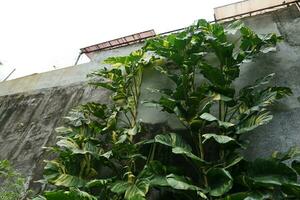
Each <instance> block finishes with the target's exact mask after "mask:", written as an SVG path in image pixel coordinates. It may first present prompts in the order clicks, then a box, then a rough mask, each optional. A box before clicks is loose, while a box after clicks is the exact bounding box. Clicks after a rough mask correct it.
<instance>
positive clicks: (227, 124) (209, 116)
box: [200, 113, 234, 128]
mask: <svg viewBox="0 0 300 200" xmlns="http://www.w3.org/2000/svg"><path fill="white" fill-rule="evenodd" d="M200 118H201V119H204V120H206V121H208V122H217V123H218V125H219V126H220V127H224V128H230V127H233V126H234V124H233V123H230V122H224V121H220V120H218V118H216V117H215V116H213V115H212V114H210V113H203V114H202V115H201V116H200Z"/></svg>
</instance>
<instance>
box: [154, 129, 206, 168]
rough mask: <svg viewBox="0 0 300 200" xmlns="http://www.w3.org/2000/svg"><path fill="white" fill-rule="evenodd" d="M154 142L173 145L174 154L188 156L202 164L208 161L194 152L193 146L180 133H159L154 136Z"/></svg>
mask: <svg viewBox="0 0 300 200" xmlns="http://www.w3.org/2000/svg"><path fill="white" fill-rule="evenodd" d="M154 142H157V143H160V144H163V145H166V146H169V147H171V148H172V152H173V153H174V154H180V155H183V156H186V157H188V158H190V159H192V160H194V161H196V162H197V163H200V164H203V163H206V162H205V161H204V160H202V159H201V158H199V157H198V156H196V155H194V154H193V153H192V148H191V147H190V145H189V144H188V143H186V142H185V141H184V140H183V138H182V137H180V136H179V135H178V134H175V133H169V134H164V135H157V136H155V138H154Z"/></svg>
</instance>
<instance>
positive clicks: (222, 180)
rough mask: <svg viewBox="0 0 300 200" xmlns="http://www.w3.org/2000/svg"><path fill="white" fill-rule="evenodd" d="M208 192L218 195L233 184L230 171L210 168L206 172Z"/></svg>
mask: <svg viewBox="0 0 300 200" xmlns="http://www.w3.org/2000/svg"><path fill="white" fill-rule="evenodd" d="M207 178H208V184H209V187H210V190H209V194H210V195H211V196H215V197H219V196H222V195H223V194H225V193H226V192H228V191H229V190H230V189H231V188H232V185H233V179H232V177H231V175H230V173H229V172H228V171H227V170H225V169H222V168H212V169H210V170H209V171H208V172H207Z"/></svg>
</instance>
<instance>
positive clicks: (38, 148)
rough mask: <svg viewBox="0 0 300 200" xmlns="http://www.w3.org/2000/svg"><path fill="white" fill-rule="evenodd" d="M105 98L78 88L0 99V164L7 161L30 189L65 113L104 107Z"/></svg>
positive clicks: (104, 93)
mask: <svg viewBox="0 0 300 200" xmlns="http://www.w3.org/2000/svg"><path fill="white" fill-rule="evenodd" d="M108 96H109V95H108V93H107V91H105V90H95V89H93V88H90V87H88V86H87V85H86V84H79V85H69V86H66V87H53V88H48V89H42V90H37V91H34V92H26V93H19V94H14V95H7V96H2V97H0V160H1V159H9V160H10V161H11V162H12V163H13V164H14V166H15V167H16V168H17V169H18V170H20V171H21V172H22V174H25V175H26V176H28V180H29V182H30V184H31V187H32V184H33V181H34V180H35V181H36V180H39V179H40V178H41V177H42V171H43V170H42V169H43V166H44V163H43V160H44V159H46V157H48V156H49V155H47V154H45V152H44V151H43V149H42V147H44V146H51V145H53V144H54V143H55V139H56V133H55V131H54V128H55V127H58V126H61V125H62V124H63V122H64V121H63V117H64V116H66V115H67V113H68V111H69V110H70V109H71V108H74V107H75V106H77V105H79V104H82V103H86V102H89V101H95V102H102V103H107V102H108ZM46 155H47V156H46Z"/></svg>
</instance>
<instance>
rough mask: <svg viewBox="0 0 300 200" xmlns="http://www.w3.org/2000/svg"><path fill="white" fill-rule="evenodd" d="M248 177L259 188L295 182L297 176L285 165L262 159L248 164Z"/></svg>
mask: <svg viewBox="0 0 300 200" xmlns="http://www.w3.org/2000/svg"><path fill="white" fill-rule="evenodd" d="M248 177H249V178H250V179H251V180H252V181H253V183H254V184H255V185H261V186H281V185H283V184H289V183H295V182H296V181H297V174H296V173H295V171H294V170H293V169H291V168H290V167H288V166H287V165H286V164H284V163H281V162H278V161H274V160H263V159H257V160H255V161H254V162H252V163H250V164H249V166H248Z"/></svg>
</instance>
